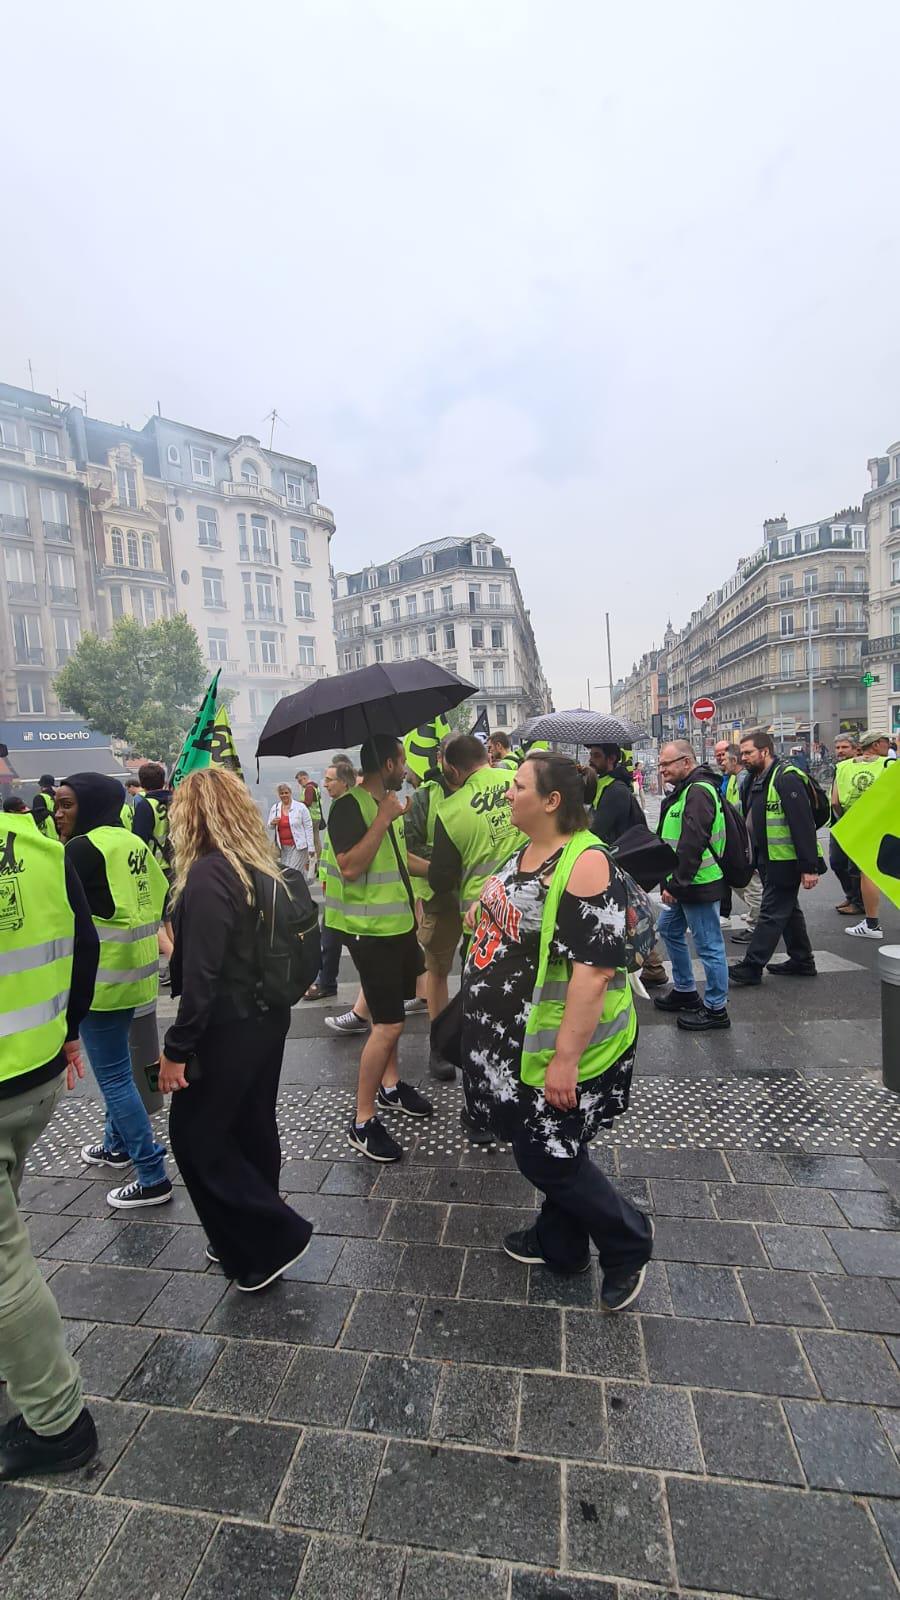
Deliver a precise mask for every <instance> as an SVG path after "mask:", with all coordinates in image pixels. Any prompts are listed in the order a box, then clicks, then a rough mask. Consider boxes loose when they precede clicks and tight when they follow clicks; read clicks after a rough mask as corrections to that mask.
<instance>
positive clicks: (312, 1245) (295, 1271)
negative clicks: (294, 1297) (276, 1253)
mask: <svg viewBox="0 0 900 1600" xmlns="http://www.w3.org/2000/svg"><path fill="white" fill-rule="evenodd" d="M343 1248H344V1240H343V1239H335V1238H332V1236H331V1235H330V1234H327V1233H314V1234H313V1236H312V1239H311V1240H310V1242H309V1244H308V1245H307V1247H306V1250H305V1251H304V1254H303V1256H302V1257H301V1259H300V1260H299V1261H295V1262H294V1265H293V1266H292V1267H288V1269H287V1272H284V1273H282V1278H283V1280H284V1282H285V1283H327V1282H328V1279H329V1278H330V1277H331V1274H332V1272H333V1271H334V1267H335V1262H336V1261H337V1259H338V1256H339V1255H340V1253H341V1251H342V1250H343Z"/></svg>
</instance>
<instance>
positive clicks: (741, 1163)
mask: <svg viewBox="0 0 900 1600" xmlns="http://www.w3.org/2000/svg"><path fill="white" fill-rule="evenodd" d="M725 1159H726V1160H727V1162H728V1165H729V1167H730V1168H731V1171H732V1172H733V1174H734V1178H735V1181H736V1182H737V1183H785V1182H786V1181H787V1168H786V1166H785V1164H784V1162H783V1160H782V1158H781V1156H773V1155H767V1154H766V1153H765V1152H764V1151H762V1150H726V1151H725Z"/></svg>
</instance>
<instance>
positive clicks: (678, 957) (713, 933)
mask: <svg viewBox="0 0 900 1600" xmlns="http://www.w3.org/2000/svg"><path fill="white" fill-rule="evenodd" d="M656 928H657V932H658V933H659V934H660V936H661V938H662V940H663V942H664V944H665V947H666V949H667V950H668V952H669V960H670V961H671V963H672V981H673V983H674V985H675V988H676V989H678V990H679V991H680V992H681V993H682V994H688V993H690V991H691V990H692V989H696V987H697V985H696V982H695V981H694V972H693V968H692V966H691V954H690V951H689V950H688V943H687V933H688V929H690V932H691V935H692V937H693V940H694V947H695V949H696V951H697V955H698V956H699V958H700V960H701V961H702V962H703V970H704V972H705V973H706V994H705V995H704V999H705V1001H706V1004H707V1006H708V1007H709V1009H710V1011H721V1010H722V1009H723V1007H724V1005H725V1003H726V1001H727V999H728V962H727V960H726V959H725V940H724V939H723V938H722V926H721V922H720V920H719V902H718V901H717V900H713V901H712V903H711V904H709V905H696V904H695V905H684V904H683V903H682V902H681V901H680V900H679V901H678V902H677V904H676V905H674V906H663V909H662V911H661V912H660V915H659V920H658V921H657V924H656Z"/></svg>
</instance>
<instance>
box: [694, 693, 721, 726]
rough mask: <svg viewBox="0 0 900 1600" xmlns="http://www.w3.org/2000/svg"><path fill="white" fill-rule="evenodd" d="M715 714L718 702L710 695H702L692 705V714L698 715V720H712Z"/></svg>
mask: <svg viewBox="0 0 900 1600" xmlns="http://www.w3.org/2000/svg"><path fill="white" fill-rule="evenodd" d="M715 714H716V702H715V700H710V698H709V696H708V695H702V696H701V697H700V699H699V700H695V701H694V704H693V705H692V706H691V716H693V717H696V718H697V721H698V722H711V721H712V719H713V717H714V716H715Z"/></svg>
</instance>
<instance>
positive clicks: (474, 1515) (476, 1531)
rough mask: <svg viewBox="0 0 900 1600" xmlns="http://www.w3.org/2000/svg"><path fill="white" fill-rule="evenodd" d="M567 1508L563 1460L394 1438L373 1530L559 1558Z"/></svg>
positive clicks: (476, 1551)
mask: <svg viewBox="0 0 900 1600" xmlns="http://www.w3.org/2000/svg"><path fill="white" fill-rule="evenodd" d="M499 1508H502V1514H498V1510H499ZM559 1512H560V1504H559V1468H558V1466H557V1465H556V1464H555V1463H550V1462H543V1461H527V1460H525V1459H524V1458H522V1457H520V1456H500V1455H492V1454H489V1453H488V1452H485V1451H480V1450H479V1451H475V1450H460V1449H453V1450H450V1449H445V1448H443V1447H442V1446H440V1445H423V1444H410V1443H407V1442H405V1441H402V1442H401V1441H395V1440H391V1441H389V1442H388V1447H387V1450H386V1452H385V1458H384V1465H383V1467H382V1470H381V1472H380V1474H379V1476H378V1481H377V1483H376V1485H375V1492H374V1494H373V1496H372V1504H371V1507H370V1509H369V1515H368V1518H367V1520H366V1534H367V1535H368V1536H370V1537H372V1538H375V1539H389V1540H392V1541H395V1542H396V1541H397V1540H402V1541H403V1542H404V1543H405V1544H415V1545H424V1546H426V1547H427V1548H430V1549H435V1550H442V1551H457V1552H459V1553H460V1554H463V1555H483V1556H499V1557H509V1558H510V1559H512V1560H515V1561H524V1562H534V1563H535V1564H543V1563H547V1564H550V1565H555V1564H556V1562H557V1560H558V1553H559Z"/></svg>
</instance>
